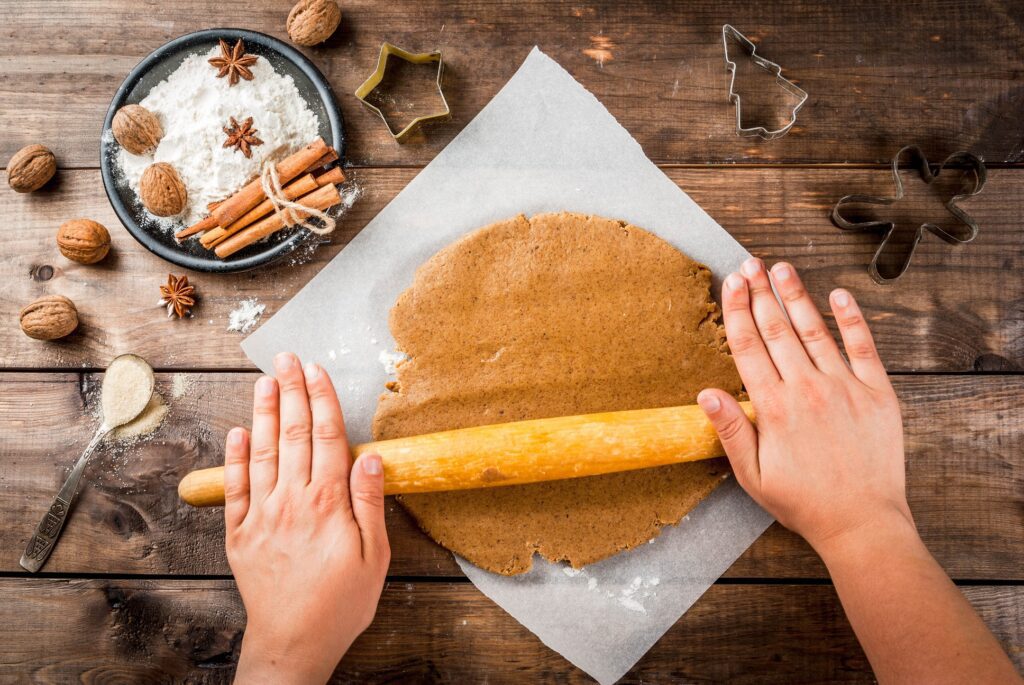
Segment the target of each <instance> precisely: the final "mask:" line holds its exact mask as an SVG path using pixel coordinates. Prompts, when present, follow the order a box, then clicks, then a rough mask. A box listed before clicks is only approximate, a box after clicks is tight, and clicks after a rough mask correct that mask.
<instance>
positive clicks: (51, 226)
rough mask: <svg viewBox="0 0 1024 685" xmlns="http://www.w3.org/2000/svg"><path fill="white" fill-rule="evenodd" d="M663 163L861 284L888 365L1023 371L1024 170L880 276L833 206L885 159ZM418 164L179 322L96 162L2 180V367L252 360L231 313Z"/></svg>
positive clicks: (284, 277)
mask: <svg viewBox="0 0 1024 685" xmlns="http://www.w3.org/2000/svg"><path fill="white" fill-rule="evenodd" d="M667 171H668V174H669V176H670V177H671V178H672V180H673V181H675V182H676V183H677V184H679V186H680V187H682V188H683V189H685V190H686V191H687V192H688V193H689V194H690V195H691V196H692V197H693V199H694V200H696V201H697V202H699V203H700V204H701V205H702V206H703V207H705V208H706V209H707V211H708V212H709V213H710V214H711V215H712V216H713V217H715V219H717V220H718V221H719V222H720V223H721V224H722V225H723V226H724V227H725V228H726V229H728V230H729V231H730V232H731V233H732V234H733V235H734V236H735V237H736V239H737V240H738V241H740V242H741V243H742V244H743V245H744V246H745V247H746V248H747V249H749V250H750V251H751V252H753V253H754V254H756V255H758V256H761V257H764V258H765V259H766V260H768V261H775V260H778V259H782V258H786V259H789V260H790V261H792V262H793V263H794V264H795V265H796V266H797V267H798V268H799V269H801V271H802V272H803V273H804V275H805V278H806V281H807V284H808V288H809V289H810V291H811V293H812V295H813V296H814V297H815V299H816V301H817V302H818V304H819V306H820V307H822V308H823V309H825V308H827V299H826V298H827V295H828V292H829V291H830V290H831V288H833V287H835V286H839V285H841V286H845V287H847V288H849V289H850V290H851V291H852V292H854V293H855V294H856V296H857V297H858V298H859V299H860V301H861V303H862V306H863V308H864V310H865V312H866V314H867V316H868V318H869V319H870V321H871V324H872V327H873V329H874V331H875V335H876V337H877V339H878V345H879V348H880V352H881V355H882V358H883V359H884V360H885V362H886V365H887V367H888V368H889V370H890V371H972V370H986V371H1013V370H1021V369H1024V329H1022V328H1021V326H1022V321H1024V279H1021V278H1015V277H1014V274H1019V273H1020V272H1021V271H1022V270H1024V232H1022V231H1021V230H1020V217H1021V216H1022V215H1024V192H1022V191H1024V172H1019V171H1016V170H995V171H992V172H991V174H990V180H989V183H988V187H987V188H986V190H985V191H984V192H983V194H981V195H979V196H977V197H975V198H972V199H971V200H970V201H969V202H967V203H965V207H966V208H968V209H969V211H970V212H971V213H972V215H974V216H975V218H976V219H977V220H978V221H979V222H980V224H981V233H980V235H979V236H978V238H977V240H975V242H973V243H971V244H969V245H967V246H962V247H953V246H950V245H947V244H946V243H944V242H942V241H940V240H938V239H937V238H935V237H934V236H929V237H927V238H926V239H925V240H924V242H923V243H922V244H921V246H920V248H919V249H918V254H917V256H916V257H915V258H914V263H913V266H912V267H911V269H910V271H909V272H908V274H907V275H906V276H905V277H904V278H903V279H902V280H901V281H899V282H898V283H897V284H895V285H890V286H877V285H874V284H873V283H871V281H870V279H869V278H868V276H867V264H868V262H869V260H870V258H871V255H872V254H873V252H874V250H875V246H876V241H877V238H875V237H873V236H868V235H864V234H848V233H844V232H842V231H839V230H838V229H836V228H835V227H834V226H833V225H832V224H831V222H830V221H829V220H828V213H829V210H830V208H831V204H832V203H833V202H834V201H835V200H836V199H838V197H839V196H840V195H843V194H846V193H850V192H872V193H887V192H891V185H892V182H891V177H890V175H889V173H888V172H887V171H881V170H837V169H815V170H811V169H786V170H780V169H746V170H729V171H723V170H709V169H669V170H667ZM415 173H416V172H415V170H412V169H372V170H365V169H364V170H358V171H357V172H355V174H354V176H355V183H358V184H359V185H360V187H361V188H362V189H363V195H362V197H361V199H360V200H359V201H358V202H357V203H356V205H355V207H354V208H353V209H352V211H351V212H350V213H349V214H347V215H346V216H345V218H344V219H343V220H342V222H341V224H340V227H339V229H338V231H337V233H336V235H335V236H334V237H333V239H332V244H329V245H323V246H321V247H320V248H319V249H317V250H316V251H315V252H313V253H312V254H311V255H305V256H304V257H302V258H298V259H289V260H285V261H284V262H282V263H280V264H278V265H276V266H271V267H268V268H265V269H260V270H258V271H254V272H250V273H244V274H235V275H210V274H197V273H191V274H190V280H191V281H192V282H193V283H195V285H196V287H197V289H198V295H199V298H200V301H199V305H198V306H197V307H196V309H195V317H194V318H193V319H190V320H187V321H177V320H168V319H167V318H166V316H164V314H163V313H162V312H163V310H162V309H160V308H159V307H157V306H156V302H157V300H158V299H159V293H158V286H159V285H160V284H161V283H162V282H164V281H165V280H166V277H167V272H168V270H173V271H174V272H175V273H181V271H180V270H178V269H177V268H173V269H172V267H171V265H169V264H167V263H165V262H163V261H161V260H160V259H158V258H156V257H155V256H153V255H151V254H150V253H149V252H147V251H146V250H145V249H144V248H143V247H142V246H141V245H139V244H138V243H136V242H135V240H134V239H132V238H131V236H130V235H129V234H128V233H127V232H126V231H124V230H123V229H122V228H121V227H120V226H119V224H118V222H117V219H116V218H115V217H114V214H113V212H112V210H111V209H110V207H109V205H108V203H107V200H106V198H105V196H104V195H103V192H102V189H101V183H100V179H99V174H98V173H97V172H95V171H76V172H66V173H64V174H62V175H61V184H60V186H59V188H58V189H56V190H54V191H48V192H43V193H42V194H39V195H33V196H22V195H17V194H15V193H0V215H2V216H4V217H5V219H6V221H7V224H8V225H7V230H6V237H5V241H4V251H3V254H0V279H2V280H3V282H4V283H5V287H4V288H3V289H0V320H3V321H6V322H8V325H6V326H3V327H0V350H2V352H0V367H2V368H65V369H75V368H81V367H89V368H102V367H104V366H106V364H107V363H108V362H109V361H110V359H111V358H112V357H113V356H114V355H116V354H119V353H121V352H125V351H128V350H131V351H133V352H136V353H138V354H141V355H143V356H144V357H146V358H147V359H148V360H149V361H150V362H151V363H152V364H153V365H154V366H156V367H158V368H163V369H196V368H202V369H240V368H252V365H251V364H250V362H249V361H248V359H247V358H246V357H245V356H244V355H243V354H242V351H241V349H240V347H239V344H238V343H239V342H240V340H241V336H240V334H238V333H232V332H229V331H227V330H226V327H227V321H228V314H229V313H230V312H231V310H232V309H234V308H235V307H237V306H238V302H239V300H240V299H242V298H247V297H256V298H258V299H259V300H260V301H261V302H262V303H264V304H265V305H266V307H267V311H266V314H265V317H264V318H265V319H266V318H269V317H270V316H271V315H272V314H273V313H274V312H276V311H277V310H278V309H279V308H280V307H281V306H282V305H283V304H284V303H285V302H286V301H287V300H288V299H290V298H291V297H292V296H293V295H294V294H295V293H296V292H298V290H299V289H300V288H301V287H302V286H303V285H304V284H305V283H306V282H308V280H309V279H310V278H312V277H313V275H314V274H315V273H316V272H317V271H319V270H320V268H322V267H323V266H324V264H326V263H327V261H329V260H330V259H331V258H332V257H333V256H334V255H336V254H337V252H338V251H339V250H340V249H341V247H342V246H343V245H344V244H346V243H347V242H348V241H349V240H351V238H352V237H353V236H355V235H356V234H357V233H358V232H359V231H360V230H361V229H362V227H363V226H365V225H366V224H367V223H368V222H369V221H370V220H371V219H372V218H373V217H374V216H375V215H376V214H377V212H379V211H380V210H381V208H383V207H384V205H385V204H386V203H387V202H389V201H390V200H391V199H392V198H393V197H394V196H395V195H396V194H397V193H398V192H399V191H400V190H401V189H402V188H403V187H405V185H406V184H407V183H408V182H409V181H410V180H411V178H412V177H413V176H414V175H415ZM906 180H907V183H906V185H907V190H908V193H909V194H908V197H907V200H906V202H904V203H901V204H900V205H898V206H897V207H896V209H895V210H894V212H895V216H896V218H901V217H902V218H906V219H907V220H908V221H914V222H916V223H920V222H922V221H925V220H940V219H941V218H942V217H943V216H945V215H944V214H943V213H941V212H944V210H943V209H942V205H941V202H940V201H939V200H938V199H937V197H936V196H934V195H931V194H929V193H927V192H922V191H921V188H922V187H923V186H922V185H921V184H920V183H919V182H917V181H916V180H914V179H912V178H910V177H908V178H907V179H906ZM937 212H939V213H937ZM78 216H85V217H91V218H94V219H96V220H97V221H100V222H101V223H103V224H105V225H106V226H107V227H108V228H109V229H110V230H111V233H112V237H113V243H114V247H113V250H112V254H111V256H110V257H108V258H107V259H106V260H104V261H103V262H101V263H100V264H99V265H96V266H83V265H80V264H75V263H73V262H70V261H68V260H67V259H65V258H63V257H62V256H61V255H60V254H59V253H58V251H57V248H56V244H55V239H54V236H55V235H56V230H57V227H58V226H59V225H60V224H61V223H62V222H63V221H66V220H67V219H70V218H73V217H78ZM886 216H888V215H886ZM466 228H467V230H469V229H471V228H474V227H469V226H467V227H466ZM306 260H308V261H306ZM409 278H410V281H411V278H412V274H411V273H410V274H409ZM49 293H56V294H63V295H66V296H68V297H70V298H71V299H72V300H74V301H75V302H76V303H77V305H78V308H79V311H80V313H81V318H82V325H81V327H80V330H79V332H77V333H75V334H74V335H73V336H72V337H71V338H70V339H68V340H67V341H64V342H59V343H41V342H39V341H36V340H31V339H29V338H28V337H26V336H25V335H23V334H22V332H21V331H20V330H18V328H17V326H16V325H15V324H14V322H15V321H16V319H17V315H18V311H19V310H20V308H21V307H22V306H24V305H25V304H27V303H28V302H30V301H32V300H33V299H35V298H37V297H39V296H41V295H43V294H49ZM384 315H385V314H384V312H382V313H381V316H384Z"/></svg>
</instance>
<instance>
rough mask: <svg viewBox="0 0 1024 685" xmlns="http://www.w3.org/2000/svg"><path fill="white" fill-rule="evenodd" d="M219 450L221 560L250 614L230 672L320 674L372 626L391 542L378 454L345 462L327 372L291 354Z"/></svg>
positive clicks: (249, 678) (247, 675)
mask: <svg viewBox="0 0 1024 685" xmlns="http://www.w3.org/2000/svg"><path fill="white" fill-rule="evenodd" d="M274 369H275V371H276V372H277V380H275V379H273V378H270V377H263V378H260V379H259V380H258V381H257V382H256V389H255V394H254V399H253V424H252V425H253V427H252V436H251V438H250V436H249V434H248V432H247V431H245V430H244V429H242V428H235V429H233V430H232V431H231V432H230V433H229V434H228V440H227V448H226V450H225V459H224V461H225V471H224V490H225V505H224V518H225V523H226V528H227V535H226V547H227V556H228V563H229V564H230V565H231V570H232V571H233V572H234V574H235V580H236V581H237V583H238V591H239V592H240V593H241V595H242V602H243V603H244V604H245V609H246V612H247V614H248V624H247V626H246V631H245V637H244V639H243V641H242V653H241V657H240V659H239V664H238V670H237V673H236V679H237V681H238V682H245V683H252V682H259V683H292V682H294V683H314V682H320V683H323V682H326V681H327V679H328V678H329V677H330V675H331V673H332V671H333V670H334V667H335V666H336V665H337V663H338V661H339V660H340V659H341V657H342V655H344V653H345V652H346V651H347V650H348V648H349V646H350V645H351V644H352V642H353V641H354V640H355V639H356V637H357V636H358V635H359V634H360V633H361V632H363V630H365V629H366V628H367V626H369V625H370V621H372V620H373V616H374V613H375V612H376V609H377V602H378V600H379V599H380V593H381V590H382V588H383V585H384V576H385V574H386V573H387V568H388V563H389V562H390V558H391V551H390V548H389V546H388V537H387V530H386V529H385V527H384V478H383V475H382V468H381V460H380V457H379V456H378V455H365V456H363V457H361V458H360V459H359V460H358V462H356V464H354V465H353V463H352V457H351V454H350V452H349V447H348V441H347V439H346V435H345V424H344V421H343V420H342V416H341V407H340V405H339V404H338V397H337V395H336V394H335V392H334V386H333V385H332V384H331V379H330V378H329V377H328V376H327V374H326V373H325V372H324V370H323V369H322V368H320V367H319V366H317V365H316V364H308V365H307V366H306V368H305V371H303V369H302V367H301V366H300V364H299V360H298V358H297V357H296V356H295V355H294V354H291V353H283V354H279V355H278V356H277V357H275V359H274Z"/></svg>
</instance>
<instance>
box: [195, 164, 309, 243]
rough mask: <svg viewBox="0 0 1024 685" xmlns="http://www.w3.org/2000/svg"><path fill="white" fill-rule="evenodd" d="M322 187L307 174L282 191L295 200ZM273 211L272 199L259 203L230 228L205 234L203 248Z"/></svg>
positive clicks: (226, 227)
mask: <svg viewBox="0 0 1024 685" xmlns="http://www.w3.org/2000/svg"><path fill="white" fill-rule="evenodd" d="M321 185H322V184H320V183H317V181H316V179H315V178H313V174H305V175H304V176H299V177H298V178H297V179H295V180H294V181H292V182H291V183H289V184H288V185H286V186H285V187H284V188H282V189H281V190H282V192H283V194H284V196H285V197H286V198H287V199H289V200H294V199H295V198H297V197H302V196H303V195H305V194H306V193H310V192H312V191H314V190H316V189H317V188H319V187H320V186H321ZM273 210H274V203H273V202H271V201H270V198H267V199H266V200H264V201H263V202H261V203H259V204H258V205H256V206H255V207H253V208H252V209H250V210H249V211H248V212H246V214H245V216H243V217H242V218H241V219H239V220H238V221H236V222H235V223H233V224H231V225H230V226H225V227H223V228H215V229H213V230H212V231H210V232H208V233H207V234H205V235H204V236H203V237H202V238H200V239H199V242H201V243H202V244H203V247H206V248H211V247H214V246H215V245H217V244H218V243H220V242H221V241H223V240H224V239H226V238H227V237H228V236H231V235H234V234H235V233H238V232H239V231H241V230H242V229H243V228H245V227H246V226H249V225H251V224H253V223H255V222H256V221H258V220H259V219H262V218H263V217H265V216H266V215H267V214H270V212H272V211H273Z"/></svg>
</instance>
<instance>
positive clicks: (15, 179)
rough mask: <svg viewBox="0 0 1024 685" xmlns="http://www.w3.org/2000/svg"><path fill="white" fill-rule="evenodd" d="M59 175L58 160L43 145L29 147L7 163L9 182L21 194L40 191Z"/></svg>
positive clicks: (17, 153)
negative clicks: (55, 175) (56, 174)
mask: <svg viewBox="0 0 1024 685" xmlns="http://www.w3.org/2000/svg"><path fill="white" fill-rule="evenodd" d="M55 173H57V158H56V157H54V156H53V153H52V152H50V150H49V148H47V147H45V146H43V145H28V146H26V147H23V148H21V149H20V150H18V151H17V152H15V153H14V156H13V157H11V161H9V162H8V163H7V182H8V183H9V184H10V185H11V187H12V188H14V189H15V190H16V191H18V192H19V193H31V192H32V191H33V190H39V189H40V188H42V187H43V186H44V185H46V182H47V181H49V180H50V179H51V178H53V175H54V174H55Z"/></svg>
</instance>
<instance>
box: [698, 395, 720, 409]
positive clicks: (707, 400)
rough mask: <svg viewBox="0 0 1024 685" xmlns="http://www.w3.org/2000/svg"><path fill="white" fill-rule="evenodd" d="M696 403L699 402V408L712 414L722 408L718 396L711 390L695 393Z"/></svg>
mask: <svg viewBox="0 0 1024 685" xmlns="http://www.w3.org/2000/svg"><path fill="white" fill-rule="evenodd" d="M697 404H699V405H700V408H701V409H703V410H704V411H706V412H707V413H709V414H714V413H715V412H716V411H718V410H719V409H721V408H722V402H721V400H719V399H718V396H717V395H715V393H713V392H702V393H701V394H699V395H697Z"/></svg>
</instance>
